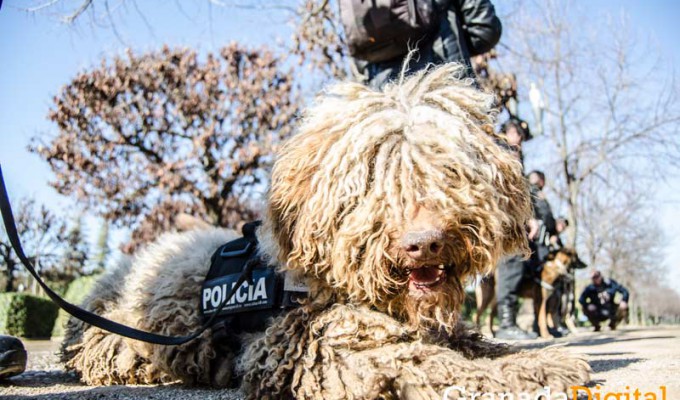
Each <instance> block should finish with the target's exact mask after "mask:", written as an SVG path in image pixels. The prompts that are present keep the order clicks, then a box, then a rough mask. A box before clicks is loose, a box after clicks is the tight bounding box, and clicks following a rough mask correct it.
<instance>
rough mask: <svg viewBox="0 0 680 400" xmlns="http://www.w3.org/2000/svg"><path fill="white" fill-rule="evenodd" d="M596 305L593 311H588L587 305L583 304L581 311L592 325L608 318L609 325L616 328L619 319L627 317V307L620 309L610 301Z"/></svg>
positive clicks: (596, 325)
mask: <svg viewBox="0 0 680 400" xmlns="http://www.w3.org/2000/svg"><path fill="white" fill-rule="evenodd" d="M596 305H597V304H596ZM597 306H598V307H597V309H595V310H594V311H588V306H587V305H585V306H583V313H584V314H585V315H586V317H588V321H590V323H591V324H592V325H593V326H594V327H599V326H600V323H601V322H605V321H607V320H608V321H609V326H610V327H611V328H616V326H617V325H618V324H619V323H620V322H621V321H623V320H624V319H626V317H628V309H627V308H626V309H621V308H619V305H618V304H614V303H610V304H604V305H597Z"/></svg>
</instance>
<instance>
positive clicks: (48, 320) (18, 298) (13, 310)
mask: <svg viewBox="0 0 680 400" xmlns="http://www.w3.org/2000/svg"><path fill="white" fill-rule="evenodd" d="M58 311H59V308H58V307H57V305H56V304H54V303H52V301H50V300H49V299H45V298H42V297H36V296H32V295H30V294H25V293H0V334H7V335H14V336H21V337H28V338H49V337H50V334H51V333H52V328H53V327H54V321H55V320H56V319H57V313H58Z"/></svg>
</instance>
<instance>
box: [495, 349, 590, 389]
mask: <svg viewBox="0 0 680 400" xmlns="http://www.w3.org/2000/svg"><path fill="white" fill-rule="evenodd" d="M501 369H502V371H503V375H504V376H505V377H506V379H507V380H508V385H509V386H510V388H509V389H511V390H514V391H535V390H541V389H543V388H545V387H549V388H550V390H551V392H553V393H555V392H567V391H568V390H569V388H570V387H572V386H578V385H583V384H586V383H587V382H588V381H589V380H590V371H591V369H590V365H588V362H586V361H585V360H584V359H583V358H580V357H577V356H574V355H571V354H569V353H567V352H566V351H563V350H559V349H548V350H538V351H529V352H522V353H518V354H515V355H512V356H509V357H506V358H504V359H503V362H502V365H501Z"/></svg>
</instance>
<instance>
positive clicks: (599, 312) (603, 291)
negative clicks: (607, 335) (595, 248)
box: [578, 271, 628, 332]
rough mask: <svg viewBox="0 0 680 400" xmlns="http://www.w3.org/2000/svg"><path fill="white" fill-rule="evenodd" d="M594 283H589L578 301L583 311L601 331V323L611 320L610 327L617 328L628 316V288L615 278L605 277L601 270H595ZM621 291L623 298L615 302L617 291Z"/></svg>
mask: <svg viewBox="0 0 680 400" xmlns="http://www.w3.org/2000/svg"><path fill="white" fill-rule="evenodd" d="M591 279H592V282H593V283H592V284H590V285H588V286H587V287H586V288H585V290H583V293H581V297H580V298H579V299H578V302H579V303H581V307H583V313H584V314H585V315H586V316H587V317H588V320H589V321H590V323H591V324H592V325H593V327H594V328H595V332H599V331H600V329H601V328H600V323H602V322H605V321H607V320H609V327H610V328H611V330H615V329H616V326H617V325H618V324H619V323H620V322H621V321H622V320H624V319H625V318H626V317H628V290H627V289H626V288H625V287H623V286H622V285H621V284H619V283H618V282H616V281H615V280H613V279H604V278H603V277H602V273H601V272H600V271H593V273H592V275H591ZM617 292H618V293H621V295H622V296H623V298H622V299H621V302H620V303H619V304H616V303H615V302H614V296H615V295H616V293H617Z"/></svg>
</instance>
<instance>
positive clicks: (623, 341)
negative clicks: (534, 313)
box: [0, 327, 680, 400]
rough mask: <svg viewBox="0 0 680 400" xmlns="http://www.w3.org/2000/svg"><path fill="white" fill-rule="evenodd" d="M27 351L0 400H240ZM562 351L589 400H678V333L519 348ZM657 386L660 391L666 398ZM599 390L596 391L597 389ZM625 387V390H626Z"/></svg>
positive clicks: (50, 347)
mask: <svg viewBox="0 0 680 400" xmlns="http://www.w3.org/2000/svg"><path fill="white" fill-rule="evenodd" d="M25 343H26V346H27V348H28V350H29V365H28V370H27V372H25V373H24V374H22V375H20V376H17V377H15V378H12V379H9V380H7V381H5V382H2V383H0V398H2V399H40V400H48V399H50V400H52V399H101V400H109V399H116V400H123V399H158V400H165V399H169V400H173V399H189V400H190V399H206V400H217V399H224V400H228V399H240V398H241V396H240V395H239V393H238V392H237V391H233V390H232V391H229V390H210V389H197V388H186V387H182V386H181V385H163V386H112V387H89V386H85V385H82V384H80V383H79V382H78V380H77V379H76V377H75V376H73V375H71V374H69V373H66V372H64V371H63V369H62V366H61V365H60V364H59V363H58V361H57V358H56V356H55V355H54V351H55V350H56V349H57V348H58V342H57V341H26V342H25ZM551 345H560V346H564V347H565V348H566V349H567V350H568V351H570V352H573V353H577V354H585V355H586V356H587V358H588V360H589V361H590V365H591V366H592V368H593V374H592V378H593V381H592V382H591V384H590V387H591V391H592V393H593V398H592V399H593V400H596V399H598V397H595V394H597V393H599V394H600V397H599V400H603V399H605V395H606V393H608V392H620V393H624V394H625V393H629V396H630V397H625V395H621V396H620V397H614V396H609V397H608V398H607V399H618V400H621V399H624V400H628V399H629V400H634V399H635V397H634V394H633V391H634V390H635V389H636V388H638V389H639V390H640V392H641V393H643V394H642V395H641V396H640V400H642V399H645V400H648V399H651V398H652V397H651V396H648V397H645V395H644V393H647V392H653V393H655V396H656V397H654V399H655V400H679V399H680V327H655V328H647V329H642V328H639V329H635V328H623V329H621V330H619V331H615V332H607V331H605V332H602V333H593V332H587V331H585V330H584V331H582V332H580V333H579V334H578V335H576V336H570V337H567V338H562V339H557V340H550V341H546V340H537V341H535V342H532V343H529V344H526V345H524V346H523V347H526V348H540V347H545V346H551ZM660 386H665V387H666V398H665V399H664V398H663V397H662V396H661V391H660V389H659V387H660ZM598 387H599V390H598V389H597V388H598ZM626 387H628V388H629V389H626Z"/></svg>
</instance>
